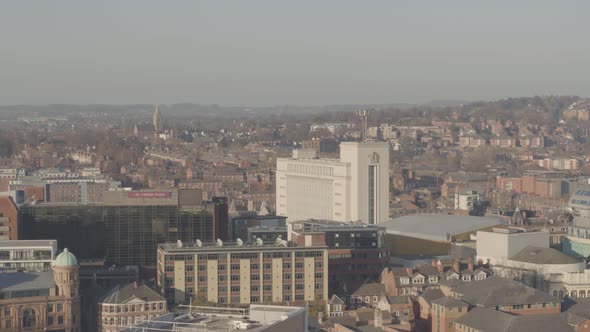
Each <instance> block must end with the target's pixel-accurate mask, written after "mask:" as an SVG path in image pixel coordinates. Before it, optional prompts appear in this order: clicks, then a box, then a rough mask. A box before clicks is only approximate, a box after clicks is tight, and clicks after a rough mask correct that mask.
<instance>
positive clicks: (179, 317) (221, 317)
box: [123, 305, 306, 332]
mask: <svg viewBox="0 0 590 332" xmlns="http://www.w3.org/2000/svg"><path fill="white" fill-rule="evenodd" d="M301 314H306V308H304V307H289V306H275V305H250V307H249V309H231V308H216V307H194V309H193V310H192V312H191V313H188V309H187V312H183V313H181V314H176V315H175V314H173V313H169V314H166V315H164V316H162V317H159V318H157V319H155V320H151V321H144V322H143V323H139V324H137V325H135V326H133V327H129V328H127V329H126V330H123V332H151V331H170V332H172V331H207V332H228V331H229V332H231V331H240V330H247V331H250V332H262V331H269V330H272V331H274V330H273V329H272V328H273V326H275V325H277V324H279V323H286V324H285V326H283V325H282V326H281V328H283V329H285V332H287V331H298V330H299V329H300V326H299V324H298V323H301V321H302V320H301V317H302V316H300V317H297V316H299V315H301ZM298 318H299V319H298ZM238 324H243V326H242V328H238Z"/></svg>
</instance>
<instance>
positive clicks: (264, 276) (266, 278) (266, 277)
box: [262, 274, 272, 280]
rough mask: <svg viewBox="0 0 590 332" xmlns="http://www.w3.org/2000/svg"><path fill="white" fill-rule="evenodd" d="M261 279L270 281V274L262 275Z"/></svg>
mask: <svg viewBox="0 0 590 332" xmlns="http://www.w3.org/2000/svg"><path fill="white" fill-rule="evenodd" d="M262 277H263V280H271V279H272V277H271V275H270V274H264V275H263V276H262Z"/></svg>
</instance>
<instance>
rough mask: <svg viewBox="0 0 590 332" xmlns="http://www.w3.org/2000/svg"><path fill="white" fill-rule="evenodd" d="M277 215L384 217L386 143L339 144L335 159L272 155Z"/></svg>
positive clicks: (367, 219) (301, 217)
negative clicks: (274, 156) (338, 152)
mask: <svg viewBox="0 0 590 332" xmlns="http://www.w3.org/2000/svg"><path fill="white" fill-rule="evenodd" d="M276 178H277V186H276V201H277V204H276V205H277V206H276V209H277V214H278V215H281V216H286V217H288V218H289V220H304V219H311V218H313V219H328V220H336V221H350V220H361V221H362V222H364V223H367V224H378V223H380V222H382V221H385V220H386V219H387V218H388V217H389V186H388V183H389V145H388V144H387V143H376V142H375V143H365V142H363V143H358V142H342V143H341V144H340V159H338V160H336V159H318V158H316V157H315V151H313V152H312V153H307V152H305V153H303V151H297V150H295V151H294V153H293V158H278V159H277V176H276Z"/></svg>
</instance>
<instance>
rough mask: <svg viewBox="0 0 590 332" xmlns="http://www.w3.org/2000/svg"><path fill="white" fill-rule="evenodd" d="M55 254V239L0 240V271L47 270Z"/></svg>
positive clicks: (49, 268)
mask: <svg viewBox="0 0 590 332" xmlns="http://www.w3.org/2000/svg"><path fill="white" fill-rule="evenodd" d="M56 255H57V241H56V240H14V241H0V272H2V271H12V272H16V271H19V270H26V271H49V270H51V263H52V262H53V260H54V259H55V256H56Z"/></svg>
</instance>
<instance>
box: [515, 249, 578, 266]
mask: <svg viewBox="0 0 590 332" xmlns="http://www.w3.org/2000/svg"><path fill="white" fill-rule="evenodd" d="M510 259H511V260H513V261H519V262H526V263H533V264H575V263H580V262H582V259H577V258H574V257H571V256H568V255H566V254H564V253H562V252H561V251H559V250H556V249H553V248H542V247H534V246H527V247H525V248H524V249H522V250H521V251H519V252H517V253H516V254H514V255H513V256H512V257H510Z"/></svg>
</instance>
